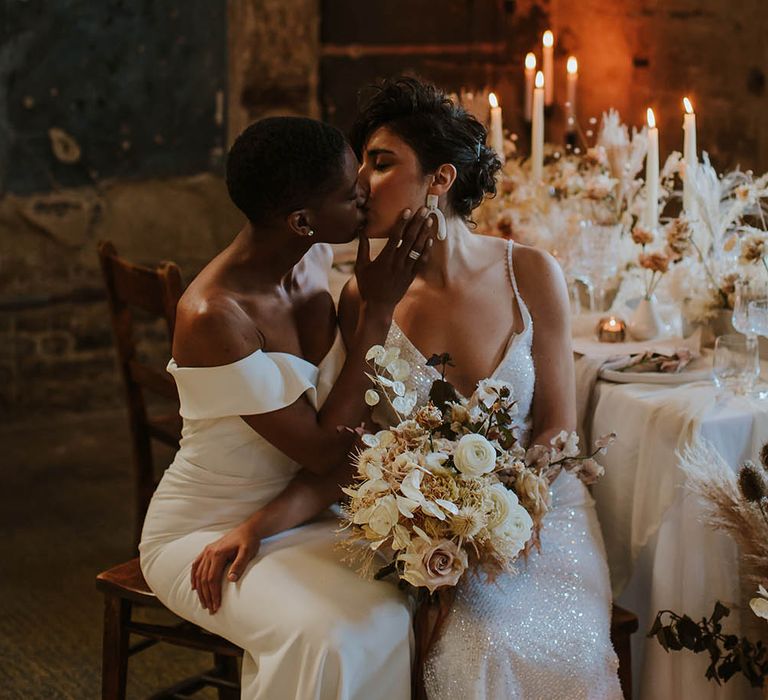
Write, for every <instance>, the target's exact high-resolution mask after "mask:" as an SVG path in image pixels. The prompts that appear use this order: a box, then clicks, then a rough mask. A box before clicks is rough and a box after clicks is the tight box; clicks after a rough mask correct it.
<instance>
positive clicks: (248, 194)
mask: <svg viewBox="0 0 768 700" xmlns="http://www.w3.org/2000/svg"><path fill="white" fill-rule="evenodd" d="M346 147H347V141H346V139H345V138H344V134H342V132H341V131H339V130H338V129H337V128H335V127H333V126H330V125H329V124H324V123H323V122H319V121H316V120H314V119H308V118H305V117H268V118H266V119H260V120H259V121H257V122H254V123H253V124H251V125H250V126H249V127H248V128H247V129H245V131H243V133H241V134H240V136H238V137H237V139H236V140H235V142H234V144H232V148H231V149H230V150H229V155H228V156H227V189H228V190H229V196H230V197H231V199H232V201H233V202H234V203H235V205H236V206H237V207H238V208H239V209H240V211H242V212H243V214H245V215H246V216H247V217H248V219H249V220H250V221H251V222H252V223H254V224H264V223H267V222H269V221H272V220H274V219H275V218H277V217H280V216H286V215H288V214H290V212H292V211H296V210H297V209H302V208H304V207H307V206H310V205H311V204H312V203H314V202H316V201H318V200H319V199H321V198H322V197H323V196H325V195H327V194H328V193H329V192H331V191H332V190H333V189H335V188H336V187H338V186H339V184H340V180H341V176H342V172H343V163H344V160H343V156H344V151H345V149H346Z"/></svg>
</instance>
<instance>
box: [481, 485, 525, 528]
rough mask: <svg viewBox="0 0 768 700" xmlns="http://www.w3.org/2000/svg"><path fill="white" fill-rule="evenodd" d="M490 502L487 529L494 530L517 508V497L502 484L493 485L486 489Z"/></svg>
mask: <svg viewBox="0 0 768 700" xmlns="http://www.w3.org/2000/svg"><path fill="white" fill-rule="evenodd" d="M488 495H489V496H490V500H491V510H490V512H489V513H488V527H489V529H491V530H494V529H496V528H497V527H499V526H500V525H501V524H502V523H504V522H505V521H506V520H507V518H508V517H509V515H510V513H511V512H512V509H513V508H514V507H516V506H517V504H518V500H517V495H516V494H515V492H514V491H510V490H509V489H508V488H507V487H506V486H504V484H493V485H492V486H491V487H490V488H489V489H488Z"/></svg>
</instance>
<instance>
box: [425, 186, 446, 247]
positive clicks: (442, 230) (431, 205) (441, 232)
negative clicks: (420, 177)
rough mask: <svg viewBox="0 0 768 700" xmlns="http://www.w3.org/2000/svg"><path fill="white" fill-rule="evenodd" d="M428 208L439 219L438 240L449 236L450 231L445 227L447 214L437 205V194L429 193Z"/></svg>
mask: <svg viewBox="0 0 768 700" xmlns="http://www.w3.org/2000/svg"><path fill="white" fill-rule="evenodd" d="M427 209H428V210H429V213H430V214H434V215H435V218H436V219H437V240H438V241H444V240H445V239H446V238H447V237H448V231H447V230H446V227H445V216H444V215H443V212H442V211H440V209H439V207H438V206H437V195H436V194H428V195H427Z"/></svg>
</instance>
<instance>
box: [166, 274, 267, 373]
mask: <svg viewBox="0 0 768 700" xmlns="http://www.w3.org/2000/svg"><path fill="white" fill-rule="evenodd" d="M206 292H207V293H201V292H200V291H197V290H195V289H189V290H187V292H185V293H184V295H183V296H182V298H181V300H180V301H179V306H178V308H177V310H176V327H175V329H174V334H173V357H174V359H175V361H176V362H177V363H178V364H179V365H180V366H183V367H216V366H219V365H225V364H230V363H232V362H236V361H237V360H240V359H242V358H243V357H246V356H247V355H249V354H251V353H253V352H255V351H256V350H259V349H261V347H263V338H262V336H261V334H260V333H259V332H258V331H256V332H254V330H255V329H254V328H253V322H252V320H251V319H250V318H249V317H248V315H247V314H246V312H245V311H244V310H243V308H242V306H241V305H240V304H239V303H238V301H237V299H235V298H234V297H233V296H231V295H229V294H227V293H225V292H223V291H218V290H215V289H209V290H206Z"/></svg>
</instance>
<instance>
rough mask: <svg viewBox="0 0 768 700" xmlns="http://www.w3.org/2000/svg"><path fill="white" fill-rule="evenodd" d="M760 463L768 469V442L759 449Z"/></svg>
mask: <svg viewBox="0 0 768 700" xmlns="http://www.w3.org/2000/svg"><path fill="white" fill-rule="evenodd" d="M760 463H761V464H762V465H763V467H765V468H766V469H768V442H766V443H765V445H763V446H762V447H761V448H760Z"/></svg>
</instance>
